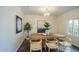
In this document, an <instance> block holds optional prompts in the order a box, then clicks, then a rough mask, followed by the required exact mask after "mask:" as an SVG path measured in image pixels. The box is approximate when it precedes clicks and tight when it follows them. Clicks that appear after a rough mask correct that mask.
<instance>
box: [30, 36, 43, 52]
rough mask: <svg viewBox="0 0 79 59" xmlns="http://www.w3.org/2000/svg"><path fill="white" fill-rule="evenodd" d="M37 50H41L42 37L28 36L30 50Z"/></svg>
mask: <svg viewBox="0 0 79 59" xmlns="http://www.w3.org/2000/svg"><path fill="white" fill-rule="evenodd" d="M38 50H40V51H42V39H41V38H40V36H32V37H31V38H30V52H32V51H38Z"/></svg>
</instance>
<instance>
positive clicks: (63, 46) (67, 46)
mask: <svg viewBox="0 0 79 59" xmlns="http://www.w3.org/2000/svg"><path fill="white" fill-rule="evenodd" d="M62 39H63V40H64V41H59V44H61V45H60V49H59V50H60V51H66V50H67V51H68V50H70V51H72V49H71V47H72V43H71V41H72V39H71V38H69V37H65V38H62Z"/></svg>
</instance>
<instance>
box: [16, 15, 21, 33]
mask: <svg viewBox="0 0 79 59" xmlns="http://www.w3.org/2000/svg"><path fill="white" fill-rule="evenodd" d="M19 32H22V18H21V17H19V16H16V33H19Z"/></svg>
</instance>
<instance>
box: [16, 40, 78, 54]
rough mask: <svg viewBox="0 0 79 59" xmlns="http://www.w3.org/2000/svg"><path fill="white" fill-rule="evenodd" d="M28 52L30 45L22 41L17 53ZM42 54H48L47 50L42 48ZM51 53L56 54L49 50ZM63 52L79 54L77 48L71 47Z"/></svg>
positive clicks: (26, 41)
mask: <svg viewBox="0 0 79 59" xmlns="http://www.w3.org/2000/svg"><path fill="white" fill-rule="evenodd" d="M29 51H30V43H29V41H28V40H26V39H25V40H24V42H23V43H22V45H21V46H20V48H19V49H18V50H17V52H29ZM42 51H43V52H48V48H46V49H44V48H42ZM50 51H51V52H58V51H57V50H52V49H51V50H50ZM33 52H40V51H33ZM65 52H79V48H77V47H75V46H72V47H71V48H67V49H66V51H65Z"/></svg>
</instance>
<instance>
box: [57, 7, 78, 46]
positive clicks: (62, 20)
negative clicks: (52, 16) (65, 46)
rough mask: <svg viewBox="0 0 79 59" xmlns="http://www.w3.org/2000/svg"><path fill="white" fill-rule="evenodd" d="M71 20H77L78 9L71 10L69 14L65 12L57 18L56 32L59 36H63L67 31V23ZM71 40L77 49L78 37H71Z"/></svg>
mask: <svg viewBox="0 0 79 59" xmlns="http://www.w3.org/2000/svg"><path fill="white" fill-rule="evenodd" d="M73 18H78V19H79V8H77V9H74V10H71V11H69V12H66V13H64V14H62V15H61V16H58V17H57V31H58V33H60V34H65V33H66V30H67V28H66V27H67V21H68V20H70V19H73ZM69 36H70V37H71V38H72V43H73V44H74V45H76V46H77V47H79V37H76V36H71V35H69Z"/></svg>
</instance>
